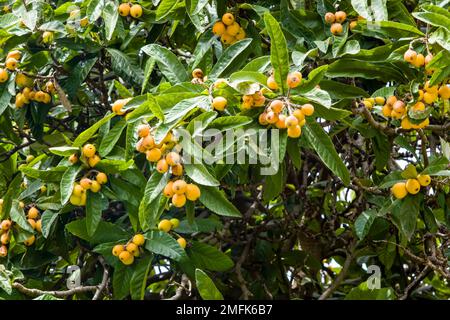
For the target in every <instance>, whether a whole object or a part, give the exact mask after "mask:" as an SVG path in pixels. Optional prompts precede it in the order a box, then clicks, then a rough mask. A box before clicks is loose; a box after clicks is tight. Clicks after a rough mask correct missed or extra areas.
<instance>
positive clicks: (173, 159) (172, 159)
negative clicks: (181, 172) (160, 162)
mask: <svg viewBox="0 0 450 320" xmlns="http://www.w3.org/2000/svg"><path fill="white" fill-rule="evenodd" d="M166 161H167V164H168V165H169V166H174V165H177V164H179V163H180V162H181V157H180V154H179V153H178V152H175V151H171V152H169V153H168V154H167V155H166Z"/></svg>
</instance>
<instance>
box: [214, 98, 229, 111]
mask: <svg viewBox="0 0 450 320" xmlns="http://www.w3.org/2000/svg"><path fill="white" fill-rule="evenodd" d="M212 106H213V108H214V109H216V110H218V111H223V110H225V107H226V106H227V99H225V98H224V97H215V98H214V99H213V101H212Z"/></svg>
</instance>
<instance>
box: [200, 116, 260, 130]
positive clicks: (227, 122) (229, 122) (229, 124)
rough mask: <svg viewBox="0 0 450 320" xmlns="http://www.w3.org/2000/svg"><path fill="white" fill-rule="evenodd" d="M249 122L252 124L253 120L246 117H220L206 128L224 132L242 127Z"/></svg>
mask: <svg viewBox="0 0 450 320" xmlns="http://www.w3.org/2000/svg"><path fill="white" fill-rule="evenodd" d="M251 122H253V119H252V118H250V117H247V116H222V117H220V118H217V119H215V120H214V121H212V122H211V124H210V125H209V126H208V128H211V129H218V130H220V131H226V130H230V129H233V128H240V127H243V126H244V125H246V124H249V123H251Z"/></svg>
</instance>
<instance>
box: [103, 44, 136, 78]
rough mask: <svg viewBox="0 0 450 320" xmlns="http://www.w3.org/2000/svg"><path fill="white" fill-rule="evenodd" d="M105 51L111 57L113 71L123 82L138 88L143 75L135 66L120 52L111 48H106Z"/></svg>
mask: <svg viewBox="0 0 450 320" xmlns="http://www.w3.org/2000/svg"><path fill="white" fill-rule="evenodd" d="M106 50H107V51H108V54H109V56H110V57H111V67H112V69H113V71H114V72H115V73H116V74H117V75H118V76H119V77H121V78H123V79H124V80H125V81H128V82H130V83H133V84H135V85H136V86H140V85H141V84H142V82H143V80H144V73H143V72H142V70H141V69H140V68H139V67H138V66H137V65H135V62H134V61H133V60H132V59H131V58H130V57H129V56H127V55H126V54H124V53H123V52H122V51H120V50H117V49H113V48H107V49H106Z"/></svg>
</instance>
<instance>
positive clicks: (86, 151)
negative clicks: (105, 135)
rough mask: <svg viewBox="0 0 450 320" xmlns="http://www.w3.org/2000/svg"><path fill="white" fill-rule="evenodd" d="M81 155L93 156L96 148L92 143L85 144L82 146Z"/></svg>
mask: <svg viewBox="0 0 450 320" xmlns="http://www.w3.org/2000/svg"><path fill="white" fill-rule="evenodd" d="M82 152H83V155H84V156H85V157H87V158H90V157H93V156H94V155H95V152H97V149H96V148H95V146H94V145H93V144H85V145H84V147H83V150H82Z"/></svg>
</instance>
